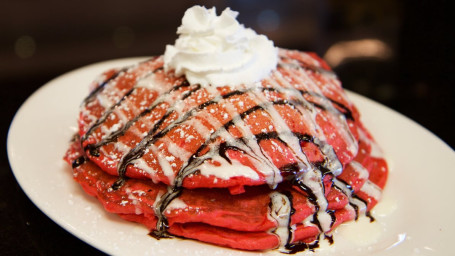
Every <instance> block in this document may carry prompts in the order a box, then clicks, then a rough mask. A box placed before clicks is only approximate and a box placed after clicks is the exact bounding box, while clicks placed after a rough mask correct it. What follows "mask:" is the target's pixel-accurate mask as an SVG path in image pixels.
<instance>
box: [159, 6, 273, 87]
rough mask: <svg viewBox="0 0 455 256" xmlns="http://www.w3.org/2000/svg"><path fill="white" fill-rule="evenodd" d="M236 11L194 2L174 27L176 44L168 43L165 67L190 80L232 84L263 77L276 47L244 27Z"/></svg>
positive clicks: (196, 82) (271, 66) (250, 81)
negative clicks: (179, 22) (203, 5)
mask: <svg viewBox="0 0 455 256" xmlns="http://www.w3.org/2000/svg"><path fill="white" fill-rule="evenodd" d="M237 15H238V12H235V11H232V10H231V9H229V8H227V9H225V10H224V11H223V12H222V13H221V15H220V16H217V14H216V10H215V8H214V7H213V8H211V9H206V8H205V7H202V6H193V7H191V8H189V9H188V10H186V12H185V15H184V16H183V19H182V25H181V26H180V27H179V28H178V29H177V34H179V38H178V39H177V40H176V41H175V45H167V46H166V51H165V53H164V68H165V70H166V71H169V70H175V74H176V75H177V76H181V75H185V76H186V78H187V79H188V81H189V82H190V83H192V84H200V85H202V86H208V85H212V86H225V85H230V86H235V85H240V84H247V85H248V84H252V83H255V82H258V81H260V80H261V79H263V78H265V77H266V76H267V75H268V74H269V73H270V72H271V71H272V70H273V69H275V68H276V65H277V62H278V49H277V48H276V47H275V46H274V44H273V42H272V41H271V40H269V39H268V38H267V37H266V36H264V35H258V34H256V32H255V31H253V30H252V29H250V28H245V27H244V26H243V25H242V24H240V23H239V22H238V21H237V20H236V18H237Z"/></svg>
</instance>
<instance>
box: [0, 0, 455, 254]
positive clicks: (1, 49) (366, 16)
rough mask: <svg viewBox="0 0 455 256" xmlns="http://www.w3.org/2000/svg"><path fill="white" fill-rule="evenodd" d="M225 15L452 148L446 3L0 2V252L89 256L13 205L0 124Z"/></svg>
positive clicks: (23, 206) (454, 105) (450, 30)
mask: <svg viewBox="0 0 455 256" xmlns="http://www.w3.org/2000/svg"><path fill="white" fill-rule="evenodd" d="M194 4H201V5H206V6H207V7H211V6H216V7H217V11H218V13H220V12H221V11H222V10H223V9H224V8H225V7H227V6H230V7H231V8H232V9H233V10H236V11H239V12H240V15H239V17H238V19H239V20H240V22H241V23H243V24H245V26H246V27H251V28H253V29H255V30H256V31H257V32H258V33H262V34H265V35H267V36H268V37H269V38H270V39H272V40H273V41H274V42H275V45H277V46H279V47H284V48H292V49H299V50H305V51H314V52H316V53H318V54H319V55H320V56H323V57H324V58H325V59H326V60H327V62H328V63H329V64H330V65H331V66H332V67H333V69H334V70H335V71H336V72H337V74H338V76H339V77H340V79H341V80H342V82H343V85H344V87H345V88H347V89H350V90H352V91H355V92H358V93H360V94H362V95H365V96H367V97H369V98H371V99H373V100H376V101H378V102H380V103H382V104H384V105H386V106H388V107H390V108H392V109H394V110H396V111H398V112H400V113H402V114H404V115H406V116H408V117H410V118H411V119H413V120H414V121H416V122H418V123H419V124H421V125H422V126H424V127H426V128H427V129H429V130H430V131H432V132H433V133H435V134H436V135H437V136H439V137H440V138H441V139H442V140H444V141H445V142H446V143H448V144H449V145H450V146H451V147H452V148H454V147H455V135H454V131H453V124H454V122H455V99H454V98H455V79H454V76H455V64H454V63H455V62H454V60H455V58H454V50H453V47H454V46H455V44H454V41H453V40H452V35H453V34H454V32H455V31H454V30H455V29H454V26H453V22H452V19H453V18H452V17H451V16H452V14H453V13H454V11H455V8H454V4H453V1H451V0H446V1H444V0H435V1H429V0H414V1H411V0H405V1H394V0H370V1H362V0H344V1H336V0H287V1H272V0H233V1H221V0H214V1H188V0H187V1H150V0H149V1H145V0H144V1H140V0H136V1H122V0H110V1H88V0H79V1H57V0H43V1H31V0H14V1H13V0H0V85H1V86H2V88H1V90H2V93H1V94H0V104H1V105H0V107H1V110H2V119H0V122H1V126H0V129H1V130H0V135H1V143H2V145H3V146H2V151H1V156H0V157H1V158H0V160H1V162H0V163H1V166H0V167H1V170H0V171H1V172H0V175H1V176H0V181H1V184H0V217H1V222H2V223H1V224H0V254H2V255H9V254H10V255H24V254H26V255H30V254H33V255H35V254H37V255H61V254H68V253H71V254H82V253H99V252H97V251H96V250H95V249H93V248H91V247H90V246H88V245H85V244H84V243H82V242H80V241H79V240H77V239H76V238H74V237H72V236H71V235H70V234H69V233H67V232H66V231H64V230H63V229H61V228H59V227H58V226H57V225H56V224H54V223H53V222H52V221H51V220H49V219H48V218H47V217H46V216H45V215H44V214H42V213H41V212H40V211H39V210H38V209H37V208H36V207H35V206H34V205H33V204H32V203H31V202H30V201H29V200H28V199H27V197H26V196H25V195H24V193H23V192H22V190H21V189H20V188H19V186H18V185H17V183H16V182H15V180H14V177H13V175H12V173H11V170H10V167H9V165H8V161H7V156H6V146H5V145H6V136H7V131H8V127H9V124H10V122H11V120H12V118H13V116H14V113H15V112H16V110H17V109H18V108H19V107H20V105H21V104H22V103H23V102H24V101H25V100H26V98H27V97H28V96H30V95H31V94H32V93H33V92H34V91H35V90H36V89H38V88H39V87H40V86H42V85H43V84H45V83H46V82H48V81H49V80H51V79H52V78H55V77H57V76H59V75H61V74H63V73H65V72H68V71H70V70H72V69H75V68H78V67H81V66H85V65H88V64H91V63H94V62H98V61H103V60H109V59H115V58H123V57H135V56H150V55H159V54H162V53H163V52H164V48H165V45H166V44H172V43H174V41H175V39H176V34H175V31H176V29H177V27H178V26H179V25H180V23H181V17H182V15H183V13H184V11H185V10H186V9H187V8H188V7H190V6H192V5H194Z"/></svg>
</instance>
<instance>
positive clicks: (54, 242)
mask: <svg viewBox="0 0 455 256" xmlns="http://www.w3.org/2000/svg"><path fill="white" fill-rule="evenodd" d="M234 2H235V1H234ZM408 2H409V1H408ZM411 2H413V3H414V2H418V3H419V4H420V5H418V4H416V6H417V7H416V9H414V11H413V12H412V13H407V14H405V15H404V16H405V17H404V22H403V23H401V25H402V26H401V28H400V29H402V30H403V31H402V32H403V33H405V34H406V33H408V34H406V36H407V37H405V38H404V39H403V40H402V41H401V42H404V44H402V45H401V47H409V48H406V49H410V50H405V51H403V52H405V54H404V55H402V56H401V57H400V58H395V59H392V60H389V61H388V62H385V63H382V64H380V65H379V66H378V65H376V64H372V63H371V62H363V63H358V64H353V65H351V66H344V67H343V66H340V67H338V68H336V69H335V71H336V72H337V73H338V74H339V76H340V79H341V80H342V81H343V82H345V81H347V82H345V87H346V88H348V89H350V90H353V91H357V92H358V93H360V94H364V95H366V96H367V97H369V98H372V99H374V100H377V101H379V102H380V103H383V104H385V105H387V106H388V107H390V108H392V109H394V110H396V111H398V112H400V113H402V114H404V115H406V116H408V117H410V118H411V119H413V120H415V121H416V122H418V123H419V124H421V125H422V126H424V127H426V128H427V129H429V130H430V131H432V132H433V133H435V134H436V135H437V136H439V137H440V138H441V139H443V140H444V141H446V143H447V144H448V145H449V146H451V147H452V148H455V132H453V125H454V124H455V97H454V95H455V89H454V88H455V79H454V78H453V77H454V74H455V66H454V63H453V56H454V55H453V50H452V46H453V45H454V43H453V41H452V40H451V38H450V35H447V34H450V33H447V32H446V29H447V31H449V30H448V29H450V27H449V25H444V24H445V21H447V19H448V17H449V16H448V13H449V12H448V11H445V12H444V10H443V7H440V9H434V8H432V7H429V6H426V5H424V4H423V2H424V1H422V2H421V3H420V2H419V1H411ZM447 9H448V10H451V9H450V8H447ZM423 14H425V15H430V18H431V17H433V18H435V19H433V20H431V19H430V18H429V19H428V20H425V22H421V23H419V25H422V24H424V26H425V29H424V30H421V29H420V28H419V29H414V28H413V22H414V21H418V20H419V19H420V18H419V17H422V16H424V15H423ZM406 15H407V16H406ZM431 15H433V16H431ZM0 25H1V23H0ZM421 32H422V34H421ZM428 34H431V35H432V36H435V39H434V40H433V39H431V40H430V39H428V37H429V35H428ZM425 38H427V40H425ZM406 40H407V41H406ZM0 45H1V44H0ZM290 46H292V45H291V44H290ZM73 49H74V48H71V47H69V46H68V48H67V51H71V50H73ZM397 50H398V51H401V50H403V49H400V46H399V47H397ZM133 54H137V52H134V53H133ZM143 55H146V54H143ZM450 56H452V57H450ZM117 57H124V56H123V55H115V54H114V55H108V56H99V58H98V59H86V60H85V62H77V63H73V64H72V65H67V66H65V68H64V69H63V68H54V69H49V70H45V71H40V72H38V73H35V74H33V75H30V76H28V77H24V76H21V75H11V76H9V77H7V78H5V79H3V80H2V79H1V77H5V76H3V75H4V74H2V76H0V84H1V85H2V86H3V88H2V89H3V90H4V91H5V93H2V94H1V95H0V104H1V105H0V107H1V109H2V110H3V111H2V117H3V118H2V119H1V121H0V135H1V144H2V145H3V146H2V147H0V219H1V221H2V224H1V225H0V254H1V255H63V254H78V255H87V254H89V255H92V254H97V255H99V254H102V252H99V251H98V250H96V249H95V248H93V247H91V246H89V245H87V244H85V243H84V242H82V241H80V240H79V239H77V238H75V237H74V236H73V235H71V234H70V233H68V232H67V231H65V230H64V229H62V228H61V227H59V226H58V225H57V224H55V223H54V222H53V221H52V220H50V219H49V218H48V217H47V216H46V215H45V214H43V213H42V212H41V211H40V210H39V209H38V208H37V207H36V206H35V205H34V204H33V203H32V202H31V201H30V200H29V199H28V198H27V196H26V195H25V194H24V192H23V191H22V189H21V188H20V186H19V185H18V183H17V182H16V180H15V178H14V175H13V173H12V171H11V168H10V166H9V163H8V159H7V152H6V140H7V131H8V128H9V125H10V123H11V121H12V119H13V117H14V113H15V112H16V111H17V109H18V108H19V107H20V105H21V104H22V103H23V102H24V101H25V100H26V98H27V97H28V96H30V95H31V94H32V93H33V92H34V91H35V90H37V89H38V88H39V87H40V86H42V85H43V84H45V83H46V82H47V81H49V80H51V79H52V78H54V77H56V76H58V75H60V74H62V73H64V72H66V71H69V70H71V69H73V68H76V67H78V66H82V65H86V64H90V62H93V61H98V60H102V59H110V58H117ZM365 63H366V64H367V65H366V64H365ZM0 64H1V65H4V64H5V63H3V62H2V61H0ZM368 65H369V66H368ZM367 67H369V68H367ZM397 68H398V70H395V71H394V69H397ZM390 74H394V75H393V76H391V75H390ZM359 75H360V76H362V77H363V78H364V80H366V83H370V84H373V85H372V87H359V86H358V85H356V84H357V83H354V82H352V81H357V82H358V80H353V77H354V78H355V77H357V76H359ZM384 76H387V78H388V80H387V81H386V83H385V84H388V86H385V87H384V86H382V87H381V86H379V85H378V87H375V83H376V82H377V80H378V79H377V78H378V77H384ZM351 82H352V83H351ZM376 85H377V84H376ZM5 88H6V89H5ZM362 88H370V90H362ZM371 88H373V89H371ZM374 88H376V89H374ZM391 89H392V91H391ZM387 95H388V97H385V96H387ZM391 95H392V96H391ZM390 97H392V98H390Z"/></svg>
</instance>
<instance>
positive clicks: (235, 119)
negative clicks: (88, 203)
mask: <svg viewBox="0 0 455 256" xmlns="http://www.w3.org/2000/svg"><path fill="white" fill-rule="evenodd" d="M283 58H284V57H283ZM284 67H291V68H298V69H307V70H308V69H309V70H310V71H312V72H318V73H324V74H327V73H330V72H329V71H326V70H324V69H322V68H318V67H314V66H308V65H304V64H303V62H292V63H280V64H279V68H284ZM160 69H162V67H160V68H158V69H155V70H153V71H152V72H151V73H150V74H149V75H153V74H154V73H155V72H156V71H158V70H160ZM123 71H125V69H122V70H119V71H118V72H117V73H116V74H114V75H113V76H111V77H109V78H108V79H107V80H106V81H104V82H103V83H102V84H101V85H100V86H98V87H97V88H96V89H95V90H94V91H93V92H92V93H91V94H90V95H89V96H88V97H87V98H86V99H85V100H84V103H85V104H86V103H88V102H90V101H91V100H93V98H94V97H95V96H96V94H98V93H100V92H101V91H102V89H103V88H104V87H105V86H106V84H108V83H109V82H110V81H112V80H113V79H115V78H116V77H117V76H118V75H119V73H120V72H123ZM191 86H193V88H190V89H189V90H187V91H185V92H183V93H182V94H181V95H180V100H185V99H187V98H189V97H191V96H192V95H193V94H194V93H196V92H197V91H198V90H201V89H202V88H201V86H200V85H191ZM189 87H190V85H189V83H188V82H187V81H186V80H185V81H184V82H182V83H181V84H179V85H177V86H174V87H173V88H171V89H170V90H169V91H167V92H165V93H163V94H162V95H160V96H159V97H158V98H157V99H156V100H154V101H153V103H151V104H150V105H149V106H148V107H147V108H145V109H144V110H143V111H142V112H141V113H140V114H139V115H137V116H136V117H134V118H133V119H131V120H129V121H128V122H126V123H125V124H123V125H122V126H121V127H120V128H119V129H118V130H116V131H114V132H112V133H110V134H107V135H106V136H105V137H103V139H101V140H100V141H98V142H97V143H95V144H88V145H87V146H85V147H84V151H85V152H88V154H90V155H91V156H94V157H98V156H99V148H100V147H102V146H103V145H106V144H108V143H111V142H115V141H117V139H118V138H119V137H120V136H122V135H124V134H125V132H126V131H127V130H128V129H129V128H130V127H132V126H133V125H134V124H135V123H136V122H137V121H138V120H140V119H141V118H143V117H144V116H145V115H147V114H148V113H150V112H152V111H153V110H154V109H155V108H157V107H158V106H159V105H160V104H162V103H164V102H167V99H168V98H169V97H171V94H172V93H173V92H175V91H178V90H179V89H181V88H187V89H188V88H189ZM136 88H137V87H136V86H134V87H133V88H132V89H130V90H129V91H127V92H126V93H125V94H124V95H123V96H122V97H121V98H120V99H119V100H118V101H117V102H116V103H114V104H113V105H112V106H111V107H109V108H108V109H107V110H106V111H105V112H104V114H103V115H102V116H101V117H100V118H98V120H97V121H96V122H95V123H94V124H93V125H92V126H91V127H90V128H89V129H88V130H87V132H86V134H84V135H83V137H82V139H81V141H82V142H83V141H85V140H87V139H88V137H89V136H90V135H91V134H92V133H93V132H94V130H95V129H96V128H97V127H99V126H100V125H102V124H103V123H104V122H105V121H106V119H107V117H108V116H109V115H110V114H111V113H112V112H113V111H114V109H115V108H117V107H118V106H120V105H121V104H122V102H124V101H125V100H126V99H127V98H128V97H129V96H131V94H132V92H133V91H134V90H135V89H136ZM265 91H274V92H277V93H281V94H288V93H291V95H292V96H293V97H292V98H290V99H286V100H276V101H272V102H268V101H259V103H258V104H257V105H255V106H253V107H250V108H249V109H247V110H245V111H244V112H241V113H237V114H236V115H234V116H232V118H231V119H230V120H228V121H227V122H226V123H224V124H223V125H221V126H220V127H219V128H218V129H216V130H215V131H213V132H212V133H211V134H210V136H208V137H207V138H206V140H205V142H204V143H203V144H202V145H201V146H200V147H199V148H198V149H197V150H196V151H195V152H194V153H193V154H192V155H191V156H190V157H189V158H188V159H187V161H186V164H185V165H183V166H182V167H181V169H180V170H179V171H178V173H177V175H176V177H175V179H174V183H173V184H172V185H171V186H169V188H168V191H167V192H166V193H165V194H164V195H162V196H161V198H160V199H159V202H158V203H157V204H156V207H155V215H156V217H157V218H158V221H157V225H156V230H154V231H152V232H151V235H152V236H154V237H156V238H163V237H171V236H172V235H171V234H169V233H168V232H167V229H168V221H167V219H166V217H165V215H164V212H165V209H166V207H167V206H168V205H169V204H170V203H171V202H172V200H174V199H175V198H177V197H178V196H179V195H180V193H181V191H182V189H183V181H184V179H185V177H188V176H189V175H191V174H193V173H195V172H197V171H198V170H199V166H201V165H202V164H204V163H205V162H206V161H207V160H210V159H214V158H216V157H220V158H222V159H224V160H225V161H226V162H227V163H229V164H231V163H232V162H231V160H230V159H229V157H228V156H227V153H226V152H227V151H228V150H234V151H239V152H242V153H243V154H245V155H248V156H249V157H250V158H251V159H252V160H253V161H257V162H261V163H262V164H264V166H266V168H269V169H270V170H271V171H272V172H273V173H274V175H275V177H273V180H274V182H272V183H271V184H269V185H270V187H271V188H275V187H276V186H277V183H276V182H275V181H276V180H277V179H278V178H279V177H278V176H280V177H281V175H285V178H286V180H289V181H290V182H291V183H292V184H294V185H296V186H298V187H299V188H300V189H301V190H302V191H304V192H305V193H306V194H307V195H308V200H309V201H310V202H311V203H312V204H313V205H314V207H315V213H314V215H313V223H314V224H315V225H316V226H317V227H318V228H319V229H320V230H321V231H322V232H325V231H324V230H323V227H322V225H321V223H319V218H318V214H319V213H320V211H325V212H328V214H330V216H331V218H332V222H331V224H330V227H332V226H333V224H334V223H335V221H336V217H335V214H334V213H333V212H330V211H327V210H326V208H323V209H321V205H322V204H323V201H324V200H326V199H325V198H323V197H322V196H321V193H322V195H324V191H323V190H324V185H323V182H322V180H323V178H324V176H325V175H328V174H330V175H332V176H335V175H336V174H337V173H338V174H339V173H340V172H341V168H342V166H341V163H340V162H339V160H338V158H337V156H336V155H335V152H334V150H333V148H332V147H331V146H330V145H329V144H328V143H326V142H325V141H323V140H320V139H319V138H316V137H314V136H312V135H310V134H300V133H296V132H292V131H291V130H290V129H288V130H281V131H271V132H262V133H258V134H253V135H252V136H250V137H240V138H235V137H233V136H232V135H231V134H230V133H229V128H230V127H232V126H238V125H239V124H242V123H244V119H245V118H246V117H248V116H249V115H251V114H252V113H254V112H256V111H264V112H265V113H269V115H271V116H272V114H270V113H271V112H273V111H275V109H274V106H277V105H288V106H290V107H291V108H293V109H295V110H297V111H298V112H299V113H302V111H310V112H312V111H315V110H314V108H318V109H320V110H321V111H329V112H331V113H333V114H335V115H337V116H338V115H341V116H342V117H343V118H344V120H346V119H349V120H353V115H352V113H351V111H350V110H349V108H348V107H346V106H344V105H343V104H341V103H339V102H337V101H335V100H333V99H328V98H326V97H325V96H323V95H321V94H319V93H316V92H311V91H303V90H297V89H295V88H292V87H273V88H270V87H259V88H246V89H238V90H234V91H231V92H229V93H226V94H224V95H217V96H215V97H213V98H212V99H210V100H208V101H206V102H203V103H201V104H199V105H198V106H195V107H193V108H192V109H190V110H189V111H187V112H186V113H184V114H183V115H181V116H179V117H177V118H176V119H175V120H171V121H170V123H169V122H168V125H167V126H166V127H161V126H162V124H163V123H164V122H165V121H168V118H170V117H171V116H175V115H173V114H174V113H176V111H175V109H174V107H173V106H171V107H169V108H168V110H167V111H166V113H165V114H163V116H162V117H161V118H160V119H159V120H157V121H156V122H155V123H154V124H153V126H152V128H151V129H150V130H149V131H148V133H147V135H146V136H144V137H143V139H142V140H141V141H140V142H139V143H138V144H137V145H136V146H135V147H134V148H132V149H131V150H130V151H129V152H128V153H126V154H125V155H124V156H123V157H122V159H121V161H120V162H119V164H118V175H119V179H118V180H117V181H116V182H115V183H114V184H113V186H112V188H113V189H114V190H116V189H118V188H120V187H121V186H122V185H123V184H124V182H125V179H126V176H125V175H126V170H127V167H128V166H129V165H130V164H132V162H133V161H134V160H136V159H139V158H141V157H142V156H143V155H144V154H145V152H146V150H147V148H148V147H149V146H150V145H152V144H154V143H155V142H157V140H159V139H160V138H163V137H164V136H166V134H167V133H169V132H170V131H171V130H173V129H174V128H176V127H178V126H179V125H181V124H182V123H184V122H186V121H187V120H190V119H191V118H193V117H194V116H195V115H196V114H197V113H198V112H200V111H203V110H204V109H206V108H207V107H209V106H211V105H213V104H218V103H220V102H225V101H226V100H227V99H229V98H231V97H234V96H237V95H244V94H250V95H252V96H253V98H257V99H261V97H263V95H261V94H262V93H263V92H265ZM306 96H310V98H314V99H319V101H318V102H315V101H311V100H310V99H308V97H306ZM346 127H347V125H346ZM220 137H221V138H222V139H221V140H220V139H218V138H220ZM271 139H274V140H278V141H279V142H280V143H283V145H285V146H286V147H289V148H291V150H293V153H294V154H295V156H296V157H297V159H298V162H296V163H293V164H289V165H287V166H284V167H281V168H277V167H276V166H275V165H274V164H273V163H272V162H271V160H270V159H269V158H268V156H267V155H266V153H265V152H263V150H262V149H261V148H260V145H259V144H260V142H261V141H263V140H271ZM294 141H297V142H298V143H299V145H301V143H303V142H307V143H308V142H309V143H313V144H314V145H316V146H317V147H318V148H319V150H320V152H321V153H322V155H323V157H324V160H323V161H322V162H318V163H311V162H309V161H308V160H307V159H306V156H305V154H304V152H302V150H301V148H300V149H298V150H296V149H292V147H290V145H289V143H292V142H294ZM202 152H205V153H202ZM77 160H78V161H77V162H76V163H73V166H74V165H79V164H81V163H83V161H85V158H80V159H77ZM308 173H312V175H315V176H317V177H318V179H319V180H320V183H321V184H320V190H321V191H319V192H317V191H314V190H313V189H312V188H310V187H309V186H308V184H306V181H305V175H309V174H308ZM334 179H336V178H334ZM334 186H337V187H338V188H339V189H340V191H342V192H343V193H345V194H346V193H349V192H346V189H350V186H349V185H348V184H346V183H343V182H338V183H336V184H334ZM343 187H344V188H343ZM286 196H288V198H289V199H290V202H291V203H292V196H291V195H290V193H287V194H286ZM325 202H326V201H325ZM350 204H351V205H352V206H353V207H354V209H356V214H358V212H357V211H358V210H357V209H358V207H357V205H356V204H354V203H352V202H350ZM290 215H291V214H290ZM289 218H290V216H289ZM289 223H290V221H289ZM328 239H329V240H331V238H330V237H329V238H328ZM291 241H292V229H291V227H289V238H288V241H287V242H286V246H285V248H286V250H287V253H295V252H298V251H302V250H306V249H309V250H313V249H314V248H317V247H318V246H319V245H318V240H316V241H315V242H314V243H311V244H306V243H302V242H298V243H291Z"/></svg>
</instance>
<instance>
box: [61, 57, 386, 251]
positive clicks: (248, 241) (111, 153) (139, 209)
mask: <svg viewBox="0 0 455 256" xmlns="http://www.w3.org/2000/svg"><path fill="white" fill-rule="evenodd" d="M98 81H101V82H95V83H94V84H93V86H92V88H93V90H92V92H91V94H90V95H89V96H88V97H87V98H86V99H85V100H84V102H83V105H82V107H81V112H80V117H79V133H78V136H77V139H76V140H75V141H74V142H73V143H72V144H71V146H70V149H69V150H68V152H67V154H66V156H65V160H66V161H67V162H68V163H70V164H71V165H72V167H73V172H74V177H75V180H76V181H77V182H78V183H80V184H81V185H82V187H83V188H84V190H85V191H86V192H87V193H88V194H90V195H93V196H96V197H97V198H98V199H99V200H100V202H101V203H103V205H104V207H105V208H106V210H108V211H110V212H114V213H117V214H119V215H120V216H121V217H122V218H124V219H127V220H130V221H135V222H140V223H143V224H144V225H146V226H147V227H148V228H149V229H150V230H151V234H153V236H155V237H158V238H160V237H169V236H178V237H186V238H190V239H197V240H201V241H204V242H208V243H214V244H218V245H222V246H228V247H233V248H238V249H245V250H265V249H273V248H280V249H281V250H283V251H286V252H292V251H296V250H300V249H305V248H312V246H313V247H314V246H315V243H316V242H317V240H318V239H320V238H322V237H323V236H326V237H330V232H331V231H332V230H333V228H335V227H336V226H338V225H339V224H340V223H343V222H346V221H349V220H353V219H356V218H357V217H358V215H359V214H363V213H365V212H367V211H369V210H371V208H372V207H374V205H375V204H376V203H377V202H378V200H379V199H380V195H381V190H382V188H383V187H384V186H385V182H386V179H387V165H386V163H385V161H384V159H383V158H382V157H381V156H380V155H378V154H377V153H376V152H375V151H374V150H373V149H374V148H376V145H375V142H374V140H373V138H372V137H371V135H370V134H369V133H368V131H367V130H366V129H365V128H364V126H363V125H362V123H361V122H360V119H359V113H358V111H357V110H356V108H355V107H354V106H353V104H352V103H351V102H350V101H349V100H348V98H347V97H346V95H345V93H344V92H343V89H342V87H341V84H340V82H339V81H338V80H337V78H336V76H335V75H334V74H333V73H332V72H331V71H330V69H329V68H328V66H327V65H326V64H325V63H324V62H323V61H322V60H321V59H319V58H318V57H317V56H315V55H314V54H310V53H303V52H298V51H290V50H284V49H280V50H279V62H278V67H277V69H276V70H274V71H272V73H271V74H270V75H269V76H268V77H267V78H265V79H263V80H262V81H260V82H258V83H257V84H255V85H242V86H236V87H232V86H229V85H226V86H224V87H202V86H200V85H198V84H189V83H188V81H186V79H185V77H176V76H175V75H174V74H173V73H172V72H165V71H164V70H163V61H162V57H157V58H153V59H150V60H147V61H145V62H142V63H139V64H137V65H134V66H131V67H127V68H124V69H114V70H110V71H107V72H105V73H104V74H103V75H102V77H101V79H99V80H98Z"/></svg>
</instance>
